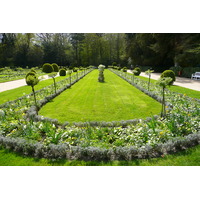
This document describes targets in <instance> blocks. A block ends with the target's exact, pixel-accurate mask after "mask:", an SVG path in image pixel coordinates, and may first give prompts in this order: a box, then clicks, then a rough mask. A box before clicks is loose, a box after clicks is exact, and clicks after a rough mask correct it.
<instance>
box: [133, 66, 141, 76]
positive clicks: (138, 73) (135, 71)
mask: <svg viewBox="0 0 200 200" xmlns="http://www.w3.org/2000/svg"><path fill="white" fill-rule="evenodd" d="M140 73H141V69H140V68H139V67H136V68H135V69H134V75H135V76H139V75H140Z"/></svg>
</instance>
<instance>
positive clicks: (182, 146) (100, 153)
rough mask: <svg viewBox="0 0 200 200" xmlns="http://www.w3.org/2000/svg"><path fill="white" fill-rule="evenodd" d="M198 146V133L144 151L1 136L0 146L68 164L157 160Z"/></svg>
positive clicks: (131, 147) (149, 147)
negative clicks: (70, 144)
mask: <svg viewBox="0 0 200 200" xmlns="http://www.w3.org/2000/svg"><path fill="white" fill-rule="evenodd" d="M199 144H200V132H198V134H190V135H188V136H186V137H184V138H174V139H173V140H169V141H168V142H166V143H164V144H162V143H158V144H157V145H156V146H154V147H152V146H150V145H146V146H145V147H143V148H138V149H137V148H135V147H134V146H130V147H116V148H110V149H105V148H98V147H85V148H83V147H80V146H69V145H68V144H66V143H65V144H64V143H63V144H59V145H54V144H50V145H49V146H44V145H43V144H41V143H39V142H36V143H31V142H27V141H26V140H24V139H21V138H10V137H3V136H0V146H1V147H4V148H6V149H9V150H12V151H14V152H18V153H21V154H22V155H25V156H32V157H36V158H47V159H52V160H57V159H68V160H86V161H89V160H94V161H112V160H127V161H130V160H133V159H147V158H156V157H160V156H161V155H167V154H173V153H176V152H178V151H181V150H186V149H188V148H190V147H193V146H196V145H199Z"/></svg>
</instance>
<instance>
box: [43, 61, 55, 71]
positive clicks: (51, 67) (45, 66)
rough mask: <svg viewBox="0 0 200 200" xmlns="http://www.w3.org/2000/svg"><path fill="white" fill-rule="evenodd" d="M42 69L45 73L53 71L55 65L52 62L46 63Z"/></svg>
mask: <svg viewBox="0 0 200 200" xmlns="http://www.w3.org/2000/svg"><path fill="white" fill-rule="evenodd" d="M42 71H43V72H45V73H51V72H53V71H54V68H53V66H52V65H51V64H49V63H45V64H43V66H42Z"/></svg>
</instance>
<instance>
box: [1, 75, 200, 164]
mask: <svg viewBox="0 0 200 200" xmlns="http://www.w3.org/2000/svg"><path fill="white" fill-rule="evenodd" d="M119 73H121V74H120V75H121V76H123V77H124V79H126V80H128V81H129V82H130V83H131V84H135V86H137V87H138V88H143V91H146V93H147V94H148V93H149V94H153V95H155V96H157V97H156V98H158V96H160V89H159V87H158V86H156V85H153V84H151V86H150V91H148V90H147V89H145V88H147V86H148V83H146V82H145V81H140V80H137V79H136V78H134V81H133V79H132V78H133V77H132V76H131V75H128V74H126V73H122V72H119ZM61 85H62V84H61ZM51 91H53V89H52V90H51ZM49 92H50V91H47V90H44V92H40V93H38V95H39V96H41V98H40V99H41V100H42V99H44V97H47V96H48V95H52V93H51V92H50V93H49ZM166 93H167V94H166V95H167V101H168V102H169V106H170V105H173V109H171V110H167V115H166V117H165V118H161V117H158V116H156V117H152V118H149V119H147V120H137V121H136V122H134V124H132V125H129V126H127V124H126V126H127V127H114V124H112V123H111V122H110V123H111V124H112V126H111V127H91V123H85V124H84V126H85V125H88V126H86V127H81V125H80V124H76V127H75V126H67V124H64V125H63V126H59V124H58V123H57V121H55V120H51V121H49V120H47V119H45V118H44V119H43V118H41V119H40V120H39V121H33V119H32V118H31V117H30V116H31V114H30V113H29V118H28V120H27V118H25V116H26V114H25V112H26V111H27V110H29V108H30V106H31V105H32V104H31V103H29V99H27V96H26V98H22V99H21V100H16V101H14V102H11V103H7V104H4V106H3V107H2V109H1V110H0V120H1V124H0V135H1V136H0V144H1V145H2V146H4V147H6V148H9V149H12V150H14V151H18V152H21V153H23V154H25V155H31V156H36V157H45V158H50V159H59V158H67V159H84V160H116V159H118V160H131V159H133V158H151V157H157V156H160V155H163V154H167V153H173V152H177V151H179V150H183V149H187V148H189V147H191V146H194V145H197V144H200V120H199V116H200V101H199V100H197V99H191V98H189V97H186V96H184V95H180V94H176V93H172V92H170V91H167V92H166ZM53 97H54V94H53V95H52V96H51V98H53ZM29 98H30V97H29ZM47 100H48V101H49V100H50V99H48V98H47ZM42 101H43V103H45V102H44V100H42ZM42 101H41V102H40V105H42ZM31 109H33V110H32V111H30V110H31ZM31 109H30V110H29V112H33V113H34V108H33V107H32V108H31ZM33 116H35V115H33ZM93 123H94V122H93ZM77 126H78V127H77Z"/></svg>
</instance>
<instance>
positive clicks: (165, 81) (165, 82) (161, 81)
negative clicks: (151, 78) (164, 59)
mask: <svg viewBox="0 0 200 200" xmlns="http://www.w3.org/2000/svg"><path fill="white" fill-rule="evenodd" d="M171 81H172V78H170V77H166V78H160V79H158V81H157V84H158V85H159V86H160V87H162V109H161V117H165V115H166V106H165V88H166V87H167V86H169V85H170V84H171Z"/></svg>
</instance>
